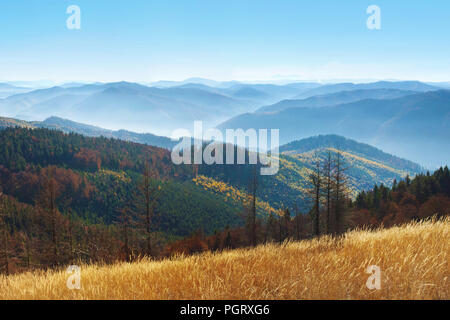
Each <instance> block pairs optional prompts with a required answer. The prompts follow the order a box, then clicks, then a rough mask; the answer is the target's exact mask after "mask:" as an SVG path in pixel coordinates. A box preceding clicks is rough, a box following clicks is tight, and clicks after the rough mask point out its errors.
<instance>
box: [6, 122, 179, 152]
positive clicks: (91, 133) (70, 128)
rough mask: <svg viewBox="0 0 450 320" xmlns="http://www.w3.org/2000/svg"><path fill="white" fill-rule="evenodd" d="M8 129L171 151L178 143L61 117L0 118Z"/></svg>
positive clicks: (154, 136) (150, 135)
mask: <svg viewBox="0 0 450 320" xmlns="http://www.w3.org/2000/svg"><path fill="white" fill-rule="evenodd" d="M8 127H21V128H30V129H33V128H46V129H53V130H59V131H62V132H64V133H78V134H81V135H84V136H87V137H105V138H115V139H120V140H124V141H131V142H136V143H140V144H146V145H150V146H155V147H160V148H164V149H171V148H172V147H173V146H175V144H176V143H177V141H173V140H172V139H170V138H167V137H163V136H157V135H154V134H151V133H136V132H131V131H127V130H117V131H114V130H108V129H103V128H100V127H96V126H92V125H88V124H83V123H78V122H75V121H71V120H67V119H62V118H59V117H50V118H48V119H46V120H44V121H32V122H27V121H23V120H17V119H12V118H4V117H0V129H2V128H8Z"/></svg>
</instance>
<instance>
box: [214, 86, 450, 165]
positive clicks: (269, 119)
mask: <svg viewBox="0 0 450 320" xmlns="http://www.w3.org/2000/svg"><path fill="white" fill-rule="evenodd" d="M218 128H220V129H221V130H224V129H236V128H242V129H244V130H246V129H249V128H254V129H272V128H273V129H280V143H281V144H285V143H288V142H291V141H293V140H298V139H302V138H306V137H310V136H315V135H318V134H337V135H341V136H345V137H347V138H351V139H355V140H358V141H361V142H364V143H368V144H370V145H373V146H375V147H378V148H380V149H382V150H384V151H386V152H388V153H391V154H396V155H398V156H401V157H403V158H407V159H411V160H413V161H415V162H418V163H420V164H421V165H423V166H426V167H429V168H433V167H437V166H440V165H445V164H447V163H448V159H450V91H448V90H438V91H430V92H424V93H418V94H412V95H408V96H404V97H401V98H396V99H388V100H373V99H369V100H361V101H357V102H353V103H347V104H340V105H336V106H331V107H322V108H290V109H285V110H281V111H278V112H274V113H270V114H269V113H267V114H266V113H246V114H242V115H240V116H237V117H234V118H232V119H230V120H228V121H226V122H224V123H222V124H221V125H220V126H218Z"/></svg>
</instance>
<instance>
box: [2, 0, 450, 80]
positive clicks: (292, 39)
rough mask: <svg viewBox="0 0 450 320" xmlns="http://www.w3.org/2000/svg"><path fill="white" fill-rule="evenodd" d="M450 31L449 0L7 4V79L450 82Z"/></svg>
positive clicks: (12, 0) (14, 0)
mask: <svg viewBox="0 0 450 320" xmlns="http://www.w3.org/2000/svg"><path fill="white" fill-rule="evenodd" d="M73 4H74V5H78V6H79V7H80V8H81V30H69V29H67V27H66V20H67V18H68V17H69V15H68V14H67V13H66V9H67V7H68V6H69V5H73ZM372 4H374V5H378V6H379V7H380V9H381V30H369V29H368V28H367V27H366V20H367V18H368V15H367V14H366V8H367V7H368V6H369V5H372ZM449 34H450V1H448V0H435V1H432V2H431V1H404V0H395V1H392V0H389V1H381V0H373V1H363V0H358V1H357V0H345V1H335V0H329V1H328V0H327V1H326V0H315V1H301V0H273V1H272V0H227V1H221V0H183V1H181V0H127V1H124V0H108V1H105V0H71V1H65V0H34V1H30V0H2V1H1V2H0V81H5V80H9V81H16V80H44V79H46V80H54V81H72V80H73V81H119V80H126V81H139V82H147V81H148V82H149V81H157V80H182V79H185V78H189V77H205V78H211V79H216V80H232V79H235V80H280V79H298V80H320V81H325V80H330V79H417V80H424V81H450V36H449Z"/></svg>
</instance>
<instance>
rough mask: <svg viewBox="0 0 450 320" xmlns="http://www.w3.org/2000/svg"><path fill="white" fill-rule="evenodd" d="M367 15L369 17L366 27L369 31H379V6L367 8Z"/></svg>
mask: <svg viewBox="0 0 450 320" xmlns="http://www.w3.org/2000/svg"><path fill="white" fill-rule="evenodd" d="M366 13H367V14H370V16H369V17H368V18H367V21H366V25H367V29H369V30H381V9H380V7H379V6H376V5H371V6H368V7H367V10H366Z"/></svg>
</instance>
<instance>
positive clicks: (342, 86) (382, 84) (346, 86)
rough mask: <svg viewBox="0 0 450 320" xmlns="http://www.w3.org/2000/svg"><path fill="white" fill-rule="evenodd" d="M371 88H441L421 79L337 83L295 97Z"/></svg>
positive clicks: (420, 89)
mask: <svg viewBox="0 0 450 320" xmlns="http://www.w3.org/2000/svg"><path fill="white" fill-rule="evenodd" d="M370 89H397V90H407V91H417V92H427V91H433V90H439V89H441V88H439V87H436V86H432V85H429V84H426V83H423V82H420V81H377V82H372V83H357V84H355V83H337V84H329V85H324V86H321V87H318V88H314V89H311V90H309V91H306V92H303V93H301V94H299V95H298V96H296V97H294V98H295V99H305V98H309V97H312V96H317V95H323V94H329V93H336V92H340V91H353V90H370Z"/></svg>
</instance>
